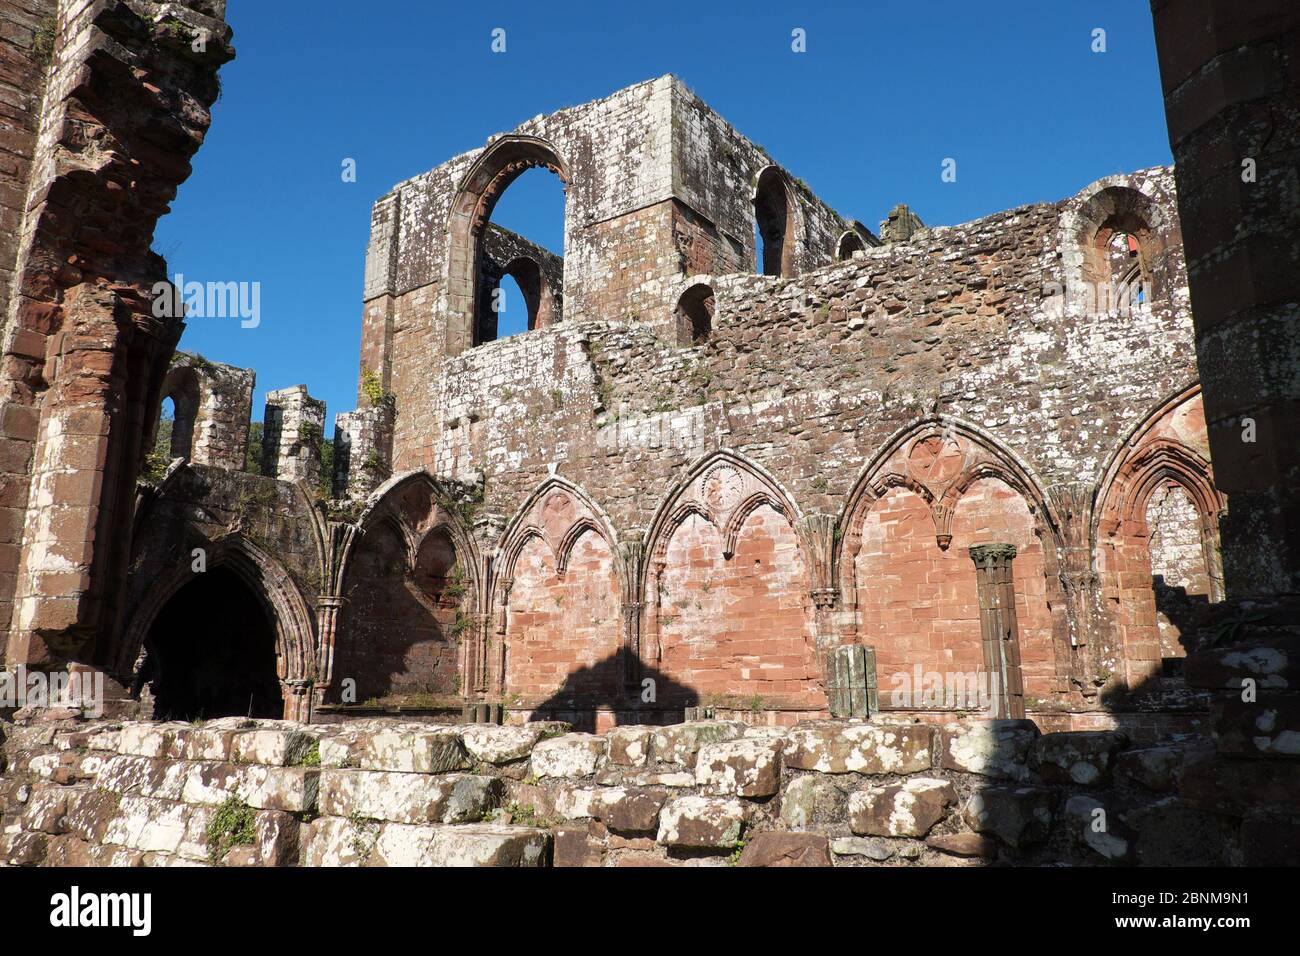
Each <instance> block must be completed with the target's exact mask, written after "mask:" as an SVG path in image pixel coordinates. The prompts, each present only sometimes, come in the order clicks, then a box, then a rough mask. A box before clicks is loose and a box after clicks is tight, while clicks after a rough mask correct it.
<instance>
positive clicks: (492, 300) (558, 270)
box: [478, 226, 564, 343]
mask: <svg viewBox="0 0 1300 956" xmlns="http://www.w3.org/2000/svg"><path fill="white" fill-rule="evenodd" d="M489 228H490V229H492V230H494V233H495V231H496V227H495V226H490V227H489ZM502 231H504V230H502ZM511 235H512V236H513V235H514V234H513V233H511ZM487 245H488V246H489V249H490V248H491V246H492V243H491V241H489V243H487ZM512 245H515V246H517V245H518V244H517V243H515V244H512ZM538 259H539V256H537V255H535V254H532V255H515V256H514V257H513V258H511V259H509V260H508V261H507V262H505V263H498V262H496V261H495V260H493V259H492V257H491V255H490V254H488V255H486V256H485V258H484V262H483V289H484V291H485V292H487V296H486V301H484V302H482V303H481V304H480V311H479V315H480V320H479V334H478V341H479V342H480V343H483V342H491V341H493V340H494V339H499V338H505V337H506V336H507V335H517V334H519V333H520V332H528V331H531V330H533V329H545V328H548V327H550V326H552V325H554V324H555V323H556V322H557V321H558V320H559V313H560V309H561V305H560V297H559V295H558V294H557V292H556V289H555V285H556V283H559V282H563V280H564V260H562V259H560V257H558V256H554V257H551V259H553V261H549V260H548V261H547V262H546V265H545V267H544V266H543V264H542V263H541V262H539V261H538Z"/></svg>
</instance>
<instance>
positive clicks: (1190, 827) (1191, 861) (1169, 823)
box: [1123, 796, 1241, 867]
mask: <svg viewBox="0 0 1300 956" xmlns="http://www.w3.org/2000/svg"><path fill="white" fill-rule="evenodd" d="M1123 819H1124V822H1125V823H1127V824H1128V825H1129V826H1130V827H1132V828H1133V829H1134V830H1136V831H1137V838H1136V853H1137V862H1138V865H1139V866H1216V867H1217V866H1230V865H1231V864H1232V860H1231V859H1230V857H1229V855H1228V853H1227V852H1226V848H1228V847H1231V846H1234V845H1235V844H1236V841H1237V834H1238V832H1239V830H1240V826H1241V824H1240V823H1239V822H1238V821H1237V820H1234V819H1232V818H1231V817H1225V816H1220V815H1218V814H1214V813H1208V812H1206V811H1204V810H1201V809H1198V808H1197V807H1194V806H1192V805H1190V804H1188V803H1187V802H1186V801H1184V800H1181V799H1179V798H1178V797H1174V796H1169V797H1165V798H1163V799H1162V800H1159V801H1157V802H1156V803H1153V804H1149V805H1148V806H1145V807H1140V808H1138V809H1136V810H1131V811H1129V812H1128V813H1126V814H1124V815H1123Z"/></svg>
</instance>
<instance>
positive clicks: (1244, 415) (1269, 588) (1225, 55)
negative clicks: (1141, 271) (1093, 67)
mask: <svg viewBox="0 0 1300 956" xmlns="http://www.w3.org/2000/svg"><path fill="white" fill-rule="evenodd" d="M1151 9H1152V13H1153V14H1154V17H1155V34H1156V48H1157V51H1158V54H1159V59H1160V78H1161V83H1162V86H1163V89H1164V96H1165V120H1166V123H1167V125H1168V127H1169V143H1170V146H1171V147H1172V150H1173V154H1174V162H1175V166H1174V175H1175V178H1176V180H1177V183H1178V212H1179V218H1180V220H1181V225H1182V231H1183V243H1184V255H1185V256H1186V258H1187V284H1188V288H1189V291H1190V295H1191V305H1192V323H1193V326H1194V328H1195V334H1196V361H1197V366H1198V368H1199V370H1200V376H1201V387H1202V395H1203V398H1204V402H1205V417H1206V422H1207V425H1208V430H1209V439H1210V452H1211V456H1212V458H1213V461H1214V480H1215V484H1216V485H1217V486H1218V487H1219V489H1220V490H1221V491H1223V492H1225V493H1226V494H1227V496H1228V514H1227V515H1226V516H1224V519H1223V521H1222V523H1221V525H1220V528H1219V537H1220V542H1221V545H1222V549H1221V550H1222V559H1223V587H1224V591H1225V593H1226V596H1227V600H1225V601H1224V602H1223V604H1221V605H1219V606H1218V607H1217V608H1216V619H1217V620H1216V622H1215V624H1214V625H1212V629H1211V632H1210V633H1209V634H1207V635H1205V637H1204V638H1203V640H1204V645H1205V646H1207V647H1208V649H1206V650H1202V651H1200V652H1199V653H1194V654H1190V655H1189V656H1188V659H1187V663H1186V671H1185V673H1186V678H1187V682H1188V683H1189V684H1190V685H1192V686H1193V687H1198V688H1204V689H1207V690H1210V691H1212V692H1213V703H1212V705H1211V723H1212V725H1213V731H1214V742H1215V747H1216V751H1217V753H1216V754H1215V755H1213V756H1211V757H1209V758H1207V759H1204V760H1198V761H1195V762H1191V763H1189V765H1188V766H1187V767H1186V768H1185V769H1184V770H1183V774H1182V777H1181V779H1180V782H1179V793H1180V796H1181V798H1182V800H1183V801H1184V802H1185V803H1186V804H1188V805H1190V806H1191V807H1193V808H1195V809H1197V810H1199V811H1203V812H1206V813H1209V814H1214V815H1216V816H1217V817H1219V818H1221V817H1223V816H1227V817H1230V818H1233V819H1235V820H1237V821H1239V822H1240V825H1239V827H1236V828H1235V832H1234V834H1233V837H1232V842H1233V845H1232V846H1229V847H1227V848H1225V850H1224V852H1223V856H1224V857H1227V858H1231V859H1234V860H1238V861H1240V862H1241V863H1244V864H1245V865H1248V866H1270V865H1271V866H1278V865H1291V866H1294V865H1296V864H1297V863H1298V862H1300V849H1298V848H1300V813H1297V812H1296V810H1295V794H1296V793H1300V759H1297V758H1300V753H1297V751H1296V748H1295V745H1294V743H1292V741H1294V740H1295V739H1297V738H1300V693H1298V692H1297V691H1296V690H1294V688H1296V687H1300V625H1297V621H1300V442H1297V441H1296V437H1295V436H1296V426H1295V423H1296V422H1297V421H1300V243H1297V242H1296V236H1297V235H1298V234H1300V194H1298V193H1297V188H1296V168H1297V165H1298V164H1300V140H1298V139H1297V136H1296V130H1298V129H1300V68H1298V66H1297V64H1298V63H1300V5H1297V4H1296V3H1295V2H1294V0H1254V2H1252V3H1249V4H1242V3H1239V2H1234V0H1152V3H1151ZM1217 570H1218V569H1217V568H1214V569H1212V571H1211V574H1212V575H1213V574H1214V573H1215V572H1216V571H1217Z"/></svg>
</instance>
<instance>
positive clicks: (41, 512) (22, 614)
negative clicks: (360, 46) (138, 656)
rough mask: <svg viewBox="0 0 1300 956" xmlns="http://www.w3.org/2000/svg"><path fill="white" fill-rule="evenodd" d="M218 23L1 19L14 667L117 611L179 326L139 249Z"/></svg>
mask: <svg viewBox="0 0 1300 956" xmlns="http://www.w3.org/2000/svg"><path fill="white" fill-rule="evenodd" d="M11 9H12V10H13V12H12V13H11V12H10V10H11ZM224 13H225V4H224V2H223V0H190V2H188V3H154V2H149V0H61V2H59V3H58V4H57V5H56V4H52V3H50V4H30V3H27V4H19V5H17V6H15V5H12V4H11V5H8V6H7V7H6V14H5V17H6V19H5V25H6V27H7V29H6V30H5V33H4V39H3V42H2V44H0V46H3V51H4V56H5V58H6V59H5V62H6V63H7V65H8V66H9V67H10V70H9V72H8V73H7V75H6V81H7V82H8V83H9V84H10V85H11V88H17V89H18V90H20V91H21V93H20V94H19V95H17V96H15V97H14V98H13V102H14V103H15V109H16V110H17V115H16V116H15V120H16V129H15V132H14V133H13V135H11V136H9V137H8V139H7V142H6V143H4V144H0V146H7V147H8V148H9V149H10V150H11V151H12V153H13V154H14V155H15V157H16V159H15V161H14V162H11V163H9V165H8V166H7V167H6V171H5V174H4V175H5V179H4V184H5V185H7V186H9V187H11V188H9V190H8V192H7V194H6V195H7V197H8V199H9V200H10V206H11V207H12V208H10V210H9V213H8V215H9V223H8V224H9V226H11V227H12V228H6V229H4V230H3V232H4V234H5V235H6V237H11V238H8V239H6V240H5V245H4V247H3V248H4V251H5V252H6V253H8V254H7V255H6V256H5V262H4V264H3V269H4V272H3V275H4V276H5V277H10V281H9V282H8V283H7V284H6V302H5V305H6V309H5V313H4V315H3V321H4V336H3V349H4V362H3V365H2V366H0V429H2V434H0V469H2V470H3V474H4V481H3V486H4V499H3V501H0V523H3V525H4V533H3V535H0V537H3V540H4V542H5V543H4V544H3V545H0V616H2V617H3V620H4V622H5V626H6V628H7V641H6V649H5V652H4V653H5V658H4V659H5V663H6V664H8V665H11V666H14V665H19V664H26V665H31V666H37V667H53V668H58V667H61V666H64V665H66V664H67V663H68V662H69V661H75V662H79V663H87V662H89V661H90V660H92V659H93V658H94V655H95V653H96V648H95V643H96V641H97V639H98V638H99V636H100V635H102V634H104V633H106V632H111V630H112V629H113V628H114V627H115V625H116V622H117V620H118V615H119V613H120V611H121V604H120V602H121V598H122V593H123V589H124V587H125V579H126V576H127V570H128V565H129V558H130V539H131V534H130V531H131V518H130V516H131V511H132V507H133V504H134V498H135V491H136V479H137V476H138V475H139V472H140V468H141V465H142V463H143V460H144V458H145V456H146V454H147V452H148V450H149V449H148V448H147V446H146V438H147V436H148V433H149V432H150V428H151V424H152V416H153V415H154V414H156V409H157V406H158V404H159V402H160V400H161V395H160V388H161V385H162V380H163V377H164V376H165V374H166V371H167V363H168V360H169V358H170V356H171V352H172V349H173V348H174V347H175V344H176V341H177V338H178V336H179V335H180V330H181V323H180V318H179V317H164V318H161V319H160V318H159V316H158V315H157V314H155V311H154V309H153V300H154V295H155V293H154V289H155V287H156V284H157V283H158V282H159V281H161V280H163V279H164V278H165V277H166V264H165V263H164V262H163V261H162V259H161V258H160V257H158V256H157V255H156V254H155V253H153V252H152V251H151V249H150V243H151V242H152V238H153V228H154V224H155V222H156V221H157V219H158V218H159V217H160V216H161V215H162V214H163V213H165V212H166V210H167V204H168V203H169V202H170V201H171V199H172V198H173V197H174V196H175V191H176V188H177V186H178V185H179V184H180V183H181V182H183V181H184V180H185V178H186V177H187V176H188V175H189V172H190V166H189V159H190V157H191V156H192V155H193V154H194V152H195V151H196V150H197V149H198V147H199V145H200V144H201V143H202V141H203V137H204V135H205V133H206V132H207V128H208V124H209V120H210V116H209V113H208V108H209V107H210V106H211V104H212V103H213V102H214V101H215V99H216V97H217V95H218V92H219V84H218V82H217V76H216V74H217V70H218V68H219V67H220V66H221V65H222V64H223V63H225V62H226V61H227V60H229V59H230V58H231V57H232V56H233V50H232V49H231V47H230V42H229V41H230V29H229V27H228V26H226V24H225V22H224V19H223V17H224ZM10 27H11V28H12V29H8V28H10ZM38 40H39V44H38ZM38 46H39V49H38ZM37 109H39V116H40V124H39V128H36V127H35V124H34V123H33V122H32V121H31V116H32V114H33V112H34V111H35V110H37ZM33 130H35V132H36V138H35V141H34V143H33V141H32V139H31V133H32V131H33ZM18 182H22V184H23V192H22V197H23V199H22V202H21V203H20V204H19V205H18V206H17V207H13V204H12V201H13V199H14V197H15V196H16V195H17V192H16V190H15V189H14V188H12V187H14V186H15V184H17V183H18ZM128 186H129V187H130V188H125V187H128ZM18 208H20V209H21V210H22V211H21V216H20V217H19V216H15V215H14V211H15V209H18ZM70 210H75V212H69V211H70ZM11 612H12V613H11Z"/></svg>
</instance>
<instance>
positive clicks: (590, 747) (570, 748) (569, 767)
mask: <svg viewBox="0 0 1300 956" xmlns="http://www.w3.org/2000/svg"><path fill="white" fill-rule="evenodd" d="M604 755H605V738H604V737H598V736H596V735H595V734H565V735H563V736H562V737H552V738H551V739H550V740H543V741H541V742H540V743H538V744H537V745H536V746H535V747H534V748H533V756H532V763H531V766H532V771H533V774H534V775H535V776H538V777H575V778H576V777H590V776H591V775H592V774H593V773H595V772H596V767H597V766H599V764H600V761H601V758H603V757H604Z"/></svg>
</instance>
